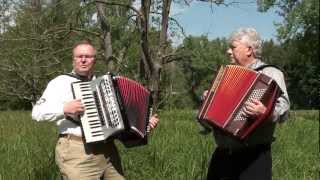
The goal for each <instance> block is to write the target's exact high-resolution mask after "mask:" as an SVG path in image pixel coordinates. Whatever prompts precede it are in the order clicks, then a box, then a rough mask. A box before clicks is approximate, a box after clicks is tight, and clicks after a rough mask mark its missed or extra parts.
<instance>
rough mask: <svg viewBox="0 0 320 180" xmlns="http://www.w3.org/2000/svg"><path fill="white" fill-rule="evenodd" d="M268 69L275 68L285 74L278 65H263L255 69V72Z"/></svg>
mask: <svg viewBox="0 0 320 180" xmlns="http://www.w3.org/2000/svg"><path fill="white" fill-rule="evenodd" d="M267 67H273V68H276V69H278V70H279V71H281V72H283V71H282V69H281V68H280V67H279V66H276V65H273V64H264V65H261V66H259V67H257V68H255V69H254V70H255V71H261V70H263V69H264V68H267Z"/></svg>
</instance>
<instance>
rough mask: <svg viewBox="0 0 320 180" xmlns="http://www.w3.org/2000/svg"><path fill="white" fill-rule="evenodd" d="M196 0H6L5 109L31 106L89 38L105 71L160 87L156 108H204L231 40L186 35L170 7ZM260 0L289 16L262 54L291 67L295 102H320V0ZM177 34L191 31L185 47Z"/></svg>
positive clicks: (261, 7)
mask: <svg viewBox="0 0 320 180" xmlns="http://www.w3.org/2000/svg"><path fill="white" fill-rule="evenodd" d="M199 1H200V0H199ZM190 2H191V1H186V0H185V1H184V0H180V1H172V0H142V1H141V6H139V7H138V6H136V5H134V4H135V3H136V2H135V1H133V0H120V1H110V0H82V1H81V0H0V55H1V58H0V64H1V65H0V110H30V109H31V108H32V103H34V102H35V101H36V100H37V99H38V98H39V96H40V95H41V93H42V92H43V90H44V88H45V86H46V84H47V83H48V81H49V80H50V79H52V78H54V77H55V76H57V75H59V74H62V73H66V72H69V71H70V70H71V68H72V67H71V59H72V57H71V48H72V45H73V43H74V42H76V41H77V40H81V39H85V38H89V39H91V40H93V42H94V43H95V45H96V47H97V49H98V54H97V57H96V58H97V60H98V63H97V66H96V70H97V71H96V73H97V74H98V75H102V74H104V73H106V72H107V71H111V72H113V73H115V74H121V75H124V76H128V77H130V78H132V79H135V80H137V81H140V82H142V83H143V84H145V85H146V86H147V87H148V88H149V89H150V90H152V92H153V102H154V108H155V109H158V108H160V109H167V108H188V109H190V108H193V109H197V108H198V107H199V103H200V100H199V97H200V95H201V93H202V92H203V90H204V89H206V88H208V86H209V85H210V82H211V81H212V79H213V78H214V75H215V74H216V72H217V70H218V69H219V67H220V66H221V65H223V64H228V63H229V60H228V59H227V56H226V55H225V51H226V49H227V48H228V42H227V39H226V38H217V39H212V40H209V39H208V37H207V36H205V35H203V36H185V35H184V31H183V27H181V26H180V24H179V22H178V21H177V20H175V19H173V18H171V17H170V9H171V8H170V7H171V5H172V3H179V4H180V5H182V6H189V5H191V4H190ZM201 2H202V3H208V5H212V6H232V5H233V4H235V3H241V1H239V2H237V1H234V0H207V1H205V0H201ZM256 3H257V7H258V9H257V11H260V12H261V13H263V12H266V11H268V10H269V9H270V8H276V9H277V13H278V14H279V15H280V16H281V17H282V18H283V22H281V23H279V24H277V25H276V26H277V41H276V42H274V41H273V40H267V41H264V43H263V55H262V57H263V60H264V61H266V62H267V63H270V64H275V65H277V66H279V67H280V68H282V69H283V70H284V72H285V76H286V81H287V86H288V93H289V96H290V98H291V99H290V100H291V103H292V109H318V107H319V82H320V81H319V79H320V75H319V72H320V70H319V67H320V66H319V59H318V58H319V1H318V0H264V1H261V0H257V1H256ZM213 13H214V12H213ZM175 36H180V37H181V36H184V40H183V42H182V43H181V44H180V45H178V46H173V45H172V41H171V39H172V38H174V37H175Z"/></svg>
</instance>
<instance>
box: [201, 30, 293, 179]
mask: <svg viewBox="0 0 320 180" xmlns="http://www.w3.org/2000/svg"><path fill="white" fill-rule="evenodd" d="M229 43H230V48H229V49H228V50H227V54H228V55H229V56H230V61H231V63H232V64H236V65H240V66H244V67H247V68H250V69H257V68H259V67H262V66H263V65H265V63H263V62H262V61H261V60H260V59H259V56H260V53H261V46H262V42H261V39H260V37H259V34H258V33H257V31H256V30H255V29H253V28H240V29H239V30H237V31H235V32H234V33H232V34H231V36H230V38H229ZM259 71H261V72H262V73H264V74H266V75H268V76H269V77H271V78H273V79H274V80H275V81H276V82H277V84H278V85H279V87H280V89H281V90H282V94H281V95H280V97H279V98H278V99H277V100H276V104H275V109H274V111H273V112H272V114H271V115H270V117H269V118H268V119H267V120H266V123H264V124H262V125H261V126H259V127H258V128H257V129H255V131H254V132H253V133H252V134H251V135H250V136H249V137H248V138H246V139H245V140H243V141H241V140H238V139H236V138H234V137H231V136H230V135H227V134H226V133H225V132H223V131H222V130H219V129H216V128H215V129H214V130H213V134H214V138H215V142H216V144H217V148H216V150H215V152H214V153H213V155H212V158H211V162H210V165H209V169H208V175H207V179H208V180H220V179H223V180H226V179H228V180H231V179H232V180H235V179H240V180H251V179H252V180H257V179H259V180H264V179H266V180H270V179H272V172H271V171H272V159H271V143H272V142H273V141H274V138H273V133H274V129H275V125H276V122H283V121H284V120H286V119H287V116H288V111H289V107H290V102H289V97H288V93H287V90H286V85H285V81H284V76H283V73H282V72H281V71H280V70H279V69H277V68H275V67H272V66H271V67H270V66H269V67H268V66H267V67H265V68H262V69H261V70H259ZM204 94H205V93H204ZM244 111H245V113H246V115H247V116H251V117H256V116H259V115H262V114H264V113H265V112H266V107H265V106H264V105H263V104H262V103H261V102H260V101H259V100H253V101H252V102H248V103H246V104H245V109H244Z"/></svg>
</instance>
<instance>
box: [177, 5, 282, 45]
mask: <svg viewBox="0 0 320 180" xmlns="http://www.w3.org/2000/svg"><path fill="white" fill-rule="evenodd" d="M238 2H241V3H238V4H232V5H230V6H228V7H226V6H224V5H220V6H216V5H215V6H211V4H210V3H204V2H196V1H193V2H192V3H191V4H190V6H181V5H178V4H175V3H173V4H172V10H171V17H173V18H175V19H176V20H177V21H178V22H179V23H180V25H181V26H182V27H183V28H184V31H185V33H186V34H187V35H194V36H200V35H207V36H208V38H209V39H214V38H217V37H228V36H229V34H230V33H231V32H232V31H234V30H236V29H237V28H239V27H254V28H256V29H257V31H258V32H259V33H260V35H261V37H262V39H264V40H267V39H276V27H275V25H274V23H275V22H277V23H280V22H281V21H282V19H281V17H279V16H278V15H277V14H276V13H275V10H273V9H271V10H269V11H268V12H267V13H260V12H257V6H256V1H253V0H251V1H246V0H242V1H238ZM178 41H179V40H178Z"/></svg>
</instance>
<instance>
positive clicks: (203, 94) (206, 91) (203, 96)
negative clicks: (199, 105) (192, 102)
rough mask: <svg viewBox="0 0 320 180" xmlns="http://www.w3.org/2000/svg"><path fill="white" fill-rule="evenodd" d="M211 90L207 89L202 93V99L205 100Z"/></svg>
mask: <svg viewBox="0 0 320 180" xmlns="http://www.w3.org/2000/svg"><path fill="white" fill-rule="evenodd" d="M208 93H209V90H205V91H203V93H202V96H201V100H202V101H203V100H204V99H205V98H206V97H207V96H208Z"/></svg>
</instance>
